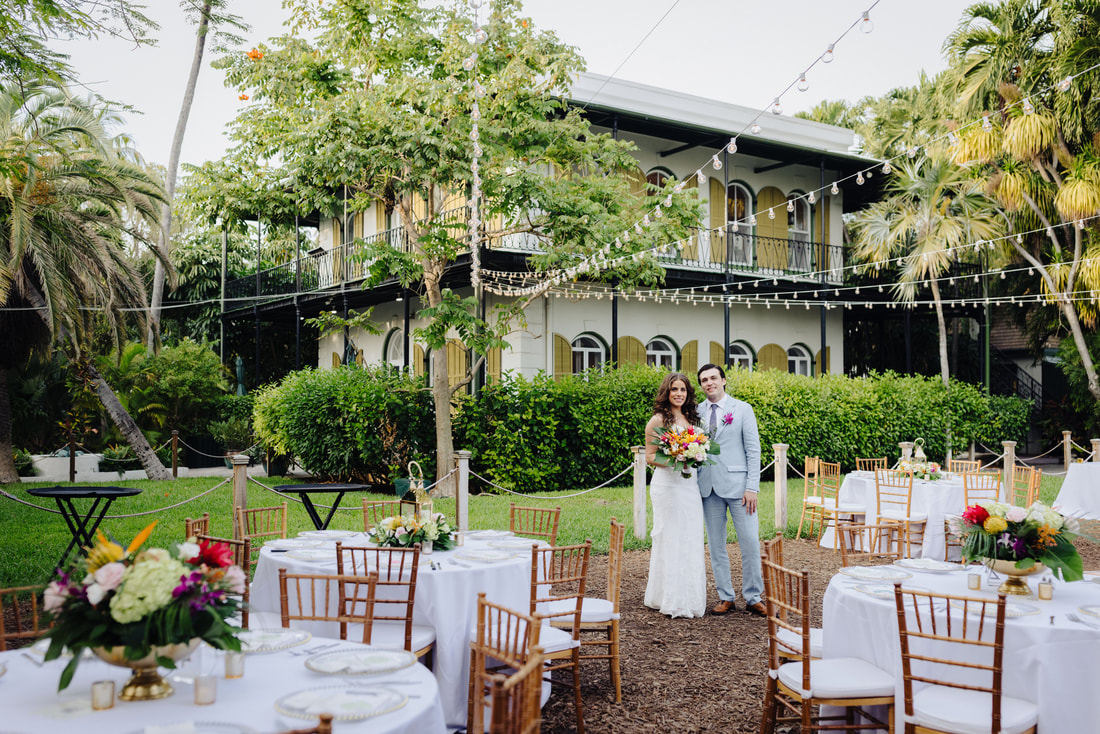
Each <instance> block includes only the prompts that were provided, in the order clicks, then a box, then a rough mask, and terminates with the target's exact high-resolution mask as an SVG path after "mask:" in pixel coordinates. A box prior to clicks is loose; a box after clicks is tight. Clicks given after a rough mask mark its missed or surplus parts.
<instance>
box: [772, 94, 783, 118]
mask: <svg viewBox="0 0 1100 734" xmlns="http://www.w3.org/2000/svg"><path fill="white" fill-rule="evenodd" d="M771 112H772V114H773V115H782V114H783V105H781V104H779V97H776V98H775V101H774V102H772V106H771Z"/></svg>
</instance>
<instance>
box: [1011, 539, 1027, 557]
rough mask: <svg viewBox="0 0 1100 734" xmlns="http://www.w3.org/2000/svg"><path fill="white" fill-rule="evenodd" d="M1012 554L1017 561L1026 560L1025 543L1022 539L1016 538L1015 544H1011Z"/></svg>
mask: <svg viewBox="0 0 1100 734" xmlns="http://www.w3.org/2000/svg"><path fill="white" fill-rule="evenodd" d="M1012 552H1013V553H1015V554H1016V558H1017V559H1020V558H1027V542H1025V541H1024V539H1023V538H1016V542H1015V543H1013V544H1012Z"/></svg>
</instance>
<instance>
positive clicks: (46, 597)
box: [42, 581, 69, 614]
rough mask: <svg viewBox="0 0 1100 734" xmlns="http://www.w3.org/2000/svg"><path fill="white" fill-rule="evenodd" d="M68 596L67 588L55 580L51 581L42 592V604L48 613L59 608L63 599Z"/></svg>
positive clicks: (63, 601)
mask: <svg viewBox="0 0 1100 734" xmlns="http://www.w3.org/2000/svg"><path fill="white" fill-rule="evenodd" d="M68 598H69V589H68V587H67V586H62V585H61V584H59V583H57V582H56V581H51V582H50V585H49V586H47V587H46V590H45V591H44V592H42V606H43V609H45V610H46V611H47V612H49V613H50V614H53V613H54V612H56V611H57V610H59V609H60V608H61V605H62V604H64V603H65V600H66V599H68Z"/></svg>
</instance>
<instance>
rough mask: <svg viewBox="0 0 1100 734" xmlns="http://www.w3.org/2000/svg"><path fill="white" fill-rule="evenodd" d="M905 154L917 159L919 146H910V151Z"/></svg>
mask: <svg viewBox="0 0 1100 734" xmlns="http://www.w3.org/2000/svg"><path fill="white" fill-rule="evenodd" d="M905 153H906V155H908V156H909V157H910V158H916V157H917V146H915V145H910V146H909V150H907V151H905Z"/></svg>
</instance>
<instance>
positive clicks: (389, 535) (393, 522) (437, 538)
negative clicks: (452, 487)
mask: <svg viewBox="0 0 1100 734" xmlns="http://www.w3.org/2000/svg"><path fill="white" fill-rule="evenodd" d="M370 537H371V540H373V541H374V542H375V543H378V545H382V546H390V547H398V548H411V547H412V546H413V545H415V544H416V543H424V542H425V541H431V543H432V545H433V546H434V547H436V548H438V549H439V550H450V548H451V542H452V541H451V524H450V523H448V522H447V518H446V517H444V515H443V513H442V512H437V513H435V514H434V515H432V516H431V517H430V518H428V519H426V520H418V519H416V518H415V517H412V516H408V517H402V516H401V515H394V516H393V517H387V518H383V519H382V520H380V521H379V522H378V524H377V525H375V526H374V531H373V532H371V536H370Z"/></svg>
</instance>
